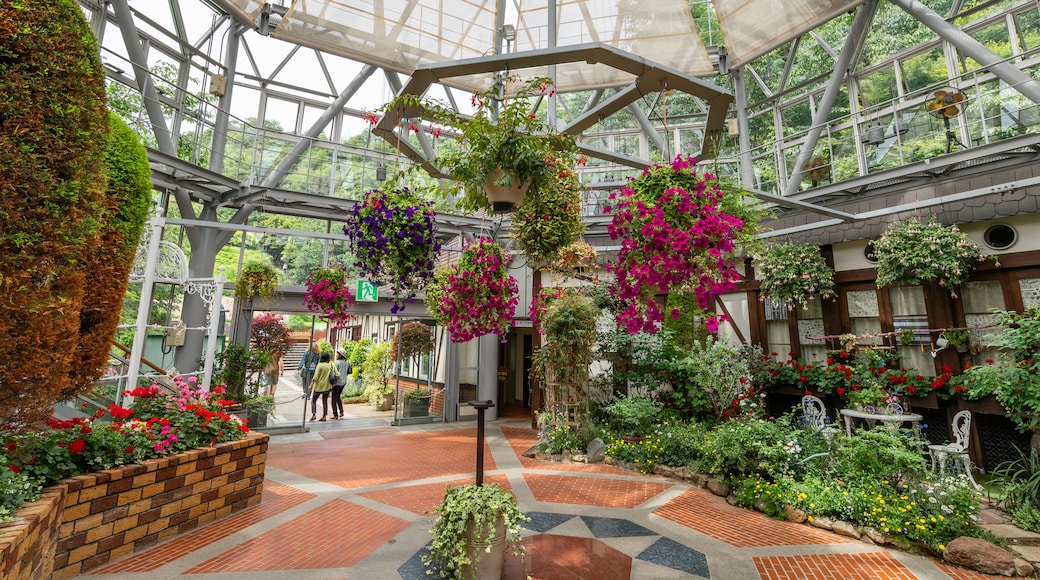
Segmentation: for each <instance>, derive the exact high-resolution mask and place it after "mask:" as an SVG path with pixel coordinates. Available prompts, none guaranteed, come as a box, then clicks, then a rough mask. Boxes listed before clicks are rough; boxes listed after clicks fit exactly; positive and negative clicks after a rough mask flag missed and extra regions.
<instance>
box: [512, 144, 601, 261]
mask: <svg viewBox="0 0 1040 580" xmlns="http://www.w3.org/2000/svg"><path fill="white" fill-rule="evenodd" d="M558 162H559V161H557V158H555V157H554V160H553V161H552V163H553V164H554V165H555V164H556V163H558ZM581 201H582V196H581V183H579V182H578V176H577V175H576V174H575V173H574V171H573V170H572V169H571V168H569V167H560V168H559V169H558V170H556V171H555V172H550V174H549V175H548V176H547V177H546V179H545V183H544V184H543V186H542V187H540V188H538V189H537V190H535V191H532V192H529V193H528V194H527V196H526V197H525V198H524V201H523V203H521V204H520V205H518V206H517V207H516V209H515V210H514V211H513V215H512V216H511V222H512V223H511V227H510V235H511V237H512V238H513V240H514V241H515V242H516V246H517V248H519V249H520V251H521V252H523V253H524V255H525V256H527V258H528V260H529V261H530V263H531V264H532V266H533V267H536V268H537V267H538V266H541V265H547V264H552V263H554V262H555V261H556V259H557V254H558V253H559V252H560V250H561V249H562V248H565V247H568V245H570V244H573V243H576V242H577V240H578V238H579V237H580V236H581V235H582V234H583V233H584V232H585V220H584V219H582V215H581Z"/></svg>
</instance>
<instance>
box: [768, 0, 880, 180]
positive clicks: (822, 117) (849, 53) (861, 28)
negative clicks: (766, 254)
mask: <svg viewBox="0 0 1040 580" xmlns="http://www.w3.org/2000/svg"><path fill="white" fill-rule="evenodd" d="M876 9H877V2H876V1H875V2H868V3H866V4H863V5H862V6H860V7H859V9H858V11H857V12H856V17H855V19H853V21H852V31H851V32H850V33H849V36H848V38H846V39H845V45H844V46H842V47H841V54H839V55H838V61H837V62H836V63H834V72H833V73H832V74H831V78H830V80H829V81H828V82H827V88H826V89H824V91H823V95H822V96H821V97H820V104H819V106H818V107H817V109H816V115H815V116H813V120H812V127H811V128H810V129H809V132H808V133H807V134H806V135H805V143H803V144H802V150H801V151H800V152H799V153H798V159H797V160H796V161H795V162H794V167H792V168H791V176H790V178H788V180H787V187H785V188H784V195H792V194H794V193H797V192H798V184H799V183H800V182H801V180H802V167H805V164H806V163H808V162H809V159H810V158H811V157H812V154H813V151H814V150H815V149H816V144H817V143H818V142H819V140H820V133H822V132H823V126H824V124H826V123H827V117H828V116H829V115H830V113H831V106H833V105H834V99H835V98H837V96H838V91H839V90H840V89H841V86H842V80H843V79H844V78H845V75H846V74H847V73H848V71H849V68H850V67H851V65H852V57H853V55H854V54H857V53H858V52H859V51H858V50H857V49H856V48H857V46H859V43H862V42H863V40H864V39H865V36H866V31H867V30H869V28H870V22H871V21H872V20H873V19H874V13H875V12H876Z"/></svg>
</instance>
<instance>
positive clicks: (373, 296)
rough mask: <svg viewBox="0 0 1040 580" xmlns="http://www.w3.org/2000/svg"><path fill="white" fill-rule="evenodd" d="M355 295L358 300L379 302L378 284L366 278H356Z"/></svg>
mask: <svg viewBox="0 0 1040 580" xmlns="http://www.w3.org/2000/svg"><path fill="white" fill-rule="evenodd" d="M355 295H356V296H357V298H356V300H357V301H358V302H379V284H376V283H374V282H369V281H368V280H358V281H357V292H356V294H355Z"/></svg>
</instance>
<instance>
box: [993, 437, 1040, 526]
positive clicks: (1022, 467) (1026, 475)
mask: <svg viewBox="0 0 1040 580" xmlns="http://www.w3.org/2000/svg"><path fill="white" fill-rule="evenodd" d="M1017 451H1018V457H1016V458H1015V459H1012V460H1010V461H1005V462H1004V463H1001V464H1000V465H998V466H997V468H996V469H994V470H993V476H994V480H995V482H996V483H997V484H998V485H1000V486H1001V487H1002V488H1003V489H1004V505H1005V506H1007V507H1008V508H1010V509H1011V510H1012V511H1015V510H1019V511H1021V512H1022V517H1024V518H1026V519H1030V512H1037V513H1040V452H1037V450H1036V449H1033V448H1029V449H1026V450H1023V449H1018V450H1017ZM1037 523H1040V521H1038V522H1037ZM1035 525H1036V524H1034V526H1035ZM1034 531H1036V530H1034Z"/></svg>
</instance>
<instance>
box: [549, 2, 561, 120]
mask: <svg viewBox="0 0 1040 580" xmlns="http://www.w3.org/2000/svg"><path fill="white" fill-rule="evenodd" d="M547 10H548V11H549V14H548V16H549V30H548V34H549V46H548V48H550V49H552V48H556V36H557V35H558V34H559V32H558V28H557V22H556V0H549V6H548V7H547ZM549 78H550V79H552V82H553V84H554V85H555V84H556V65H555V64H551V65H549ZM546 121H548V124H549V126H551V127H553V128H558V127H557V125H556V95H555V94H553V95H550V96H549V110H548V111H547V112H546Z"/></svg>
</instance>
